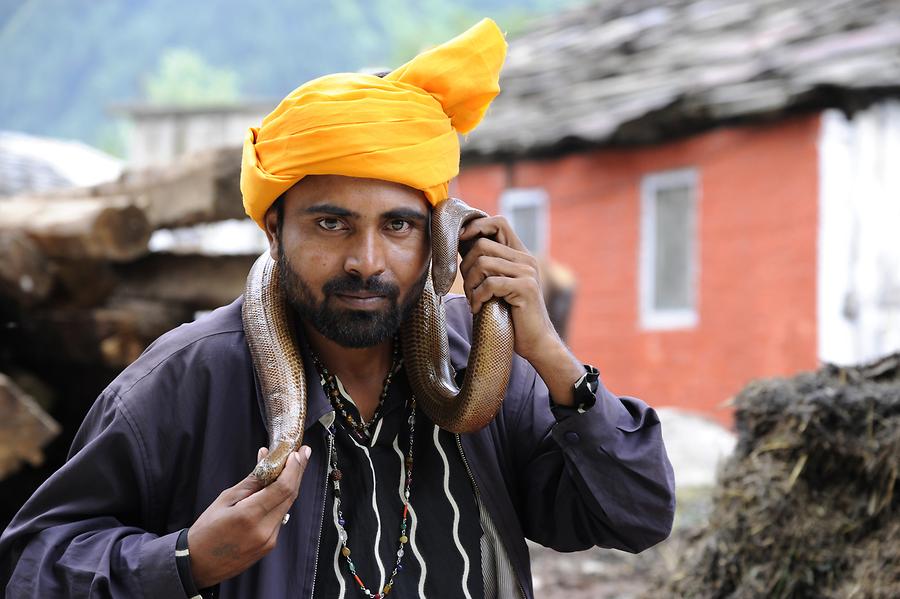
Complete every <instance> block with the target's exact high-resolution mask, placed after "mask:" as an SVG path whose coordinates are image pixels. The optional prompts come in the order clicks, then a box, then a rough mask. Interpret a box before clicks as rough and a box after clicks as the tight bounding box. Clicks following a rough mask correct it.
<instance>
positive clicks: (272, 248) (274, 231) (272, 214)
mask: <svg viewBox="0 0 900 599" xmlns="http://www.w3.org/2000/svg"><path fill="white" fill-rule="evenodd" d="M277 204H278V200H276V201H275V203H273V204H272V205H271V206H269V209H268V210H266V215H265V216H264V217H263V224H264V225H265V228H264V229H263V231H265V233H266V240H267V241H268V242H269V255H270V256H271V257H272V260H275V261H278V244H279V239H278V237H279V236H278V219H279V217H280V213H281V211H280V210H278V207H277ZM282 214H283V213H282Z"/></svg>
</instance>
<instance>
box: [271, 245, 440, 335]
mask: <svg viewBox="0 0 900 599" xmlns="http://www.w3.org/2000/svg"><path fill="white" fill-rule="evenodd" d="M278 269H279V273H280V277H279V287H280V288H281V292H282V294H284V297H285V298H286V299H287V301H288V304H290V306H291V307H292V308H293V309H294V312H295V313H296V314H297V315H298V316H299V317H300V318H301V319H302V320H304V321H305V322H308V323H309V324H311V325H312V326H313V328H315V329H316V331H318V332H319V333H320V334H321V335H323V336H324V337H326V338H328V339H330V340H332V341H334V342H335V343H337V344H338V345H342V346H344V347H353V348H361V347H371V346H373V345H377V344H379V343H382V342H383V341H386V340H387V339H390V338H391V337H393V336H394V335H395V334H396V333H397V331H399V330H400V325H401V324H402V323H403V321H404V320H406V318H407V317H408V316H409V314H410V313H411V312H412V310H413V308H414V307H415V304H416V302H417V301H418V299H419V296H420V295H421V294H422V289H424V288H425V281H426V279H427V278H428V269H427V268H426V269H425V272H423V273H422V276H421V277H420V278H419V280H418V281H417V282H416V284H415V285H413V287H412V288H411V289H410V290H409V292H408V293H407V295H406V297H405V298H403V301H402V302H399V301H398V300H399V298H400V288H399V287H398V286H397V284H396V283H392V282H390V281H385V280H383V279H381V278H379V277H378V276H377V275H376V276H372V277H369V278H368V279H366V280H363V278H362V277H355V276H353V275H350V274H344V275H342V276H337V277H334V278H333V279H330V280H329V281H327V282H326V283H325V284H324V285H323V286H322V295H323V299H322V301H321V302H317V301H316V298H315V296H314V295H313V292H312V289H311V288H310V286H309V285H308V284H307V283H306V281H304V280H303V278H302V277H301V276H300V275H299V274H297V272H296V271H295V270H294V269H293V268H291V264H290V261H289V260H288V259H287V257H286V256H285V255H284V251H283V250H282V248H281V245H280V244H279V247H278ZM359 292H368V293H375V294H378V295H383V296H385V298H386V299H387V301H388V306H387V307H386V308H384V309H382V310H353V309H349V308H336V307H334V306H333V305H331V304H330V302H331V301H332V300H333V296H334V295H335V294H339V293H359Z"/></svg>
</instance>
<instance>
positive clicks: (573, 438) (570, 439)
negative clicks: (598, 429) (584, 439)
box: [564, 431, 581, 445]
mask: <svg viewBox="0 0 900 599" xmlns="http://www.w3.org/2000/svg"><path fill="white" fill-rule="evenodd" d="M564 436H565V439H566V442H567V443H571V444H572V445H574V444H575V443H578V442H579V441H581V437H580V436H579V435H578V433H576V432H575V431H566V434H565V435H564Z"/></svg>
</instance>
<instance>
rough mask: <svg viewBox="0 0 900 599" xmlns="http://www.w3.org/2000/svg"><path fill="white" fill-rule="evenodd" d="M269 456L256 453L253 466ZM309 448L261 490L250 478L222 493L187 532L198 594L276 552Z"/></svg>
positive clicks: (303, 448)
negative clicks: (283, 521) (283, 523)
mask: <svg viewBox="0 0 900 599" xmlns="http://www.w3.org/2000/svg"><path fill="white" fill-rule="evenodd" d="M266 453H267V451H266V449H265V448H264V447H263V448H261V449H260V450H259V454H258V457H257V461H259V460H261V459H262V458H263V457H265V455H266ZM309 454H310V449H309V447H306V446H304V447H301V448H300V451H297V452H294V453H292V454H291V455H290V456H289V457H288V460H287V463H286V464H285V466H284V470H283V471H282V472H281V474H280V475H279V476H278V479H277V480H276V481H275V482H274V483H272V484H271V485H269V486H268V487H263V485H262V483H261V482H260V481H259V479H257V478H256V477H255V476H253V475H252V474H251V475H250V476H248V477H247V478H245V479H244V480H242V481H241V482H239V483H238V484H236V485H235V486H233V487H231V488H230V489H225V490H224V491H222V493H220V494H219V496H218V497H217V498H216V500H215V501H213V502H212V504H211V505H210V506H209V507H208V508H206V511H204V512H203V513H202V514H200V517H199V518H197V521H196V522H194V525H193V526H191V528H190V529H189V530H188V549H189V550H190V552H191V573H192V575H193V577H194V584H195V585H196V586H197V588H198V589H205V588H209V587H211V586H213V585H215V584H218V583H220V582H222V581H223V580H227V579H229V578H231V577H232V576H237V575H238V574H240V573H241V572H243V571H244V570H246V569H247V568H249V567H250V566H252V565H253V564H255V563H256V562H257V561H259V560H260V559H261V558H262V557H263V556H264V555H266V554H267V553H269V552H270V551H272V549H274V548H275V543H276V542H277V540H278V532H279V531H280V530H281V527H282V524H281V521H282V519H283V518H284V515H285V514H286V513H287V512H288V510H289V509H291V506H292V505H293V504H294V500H295V499H296V498H297V493H298V492H299V491H300V479H301V478H303V472H304V471H305V470H306V465H307V464H308V463H309Z"/></svg>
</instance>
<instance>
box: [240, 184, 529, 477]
mask: <svg viewBox="0 0 900 599" xmlns="http://www.w3.org/2000/svg"><path fill="white" fill-rule="evenodd" d="M480 216H485V214H484V213H483V212H481V211H480V210H476V209H474V208H471V207H469V206H467V205H466V204H465V203H464V202H463V201H462V200H459V199H456V198H448V199H446V200H444V201H443V202H441V203H439V204H438V205H437V206H435V208H434V210H433V212H432V220H431V240H432V249H431V255H432V260H431V272H430V274H429V276H428V278H427V280H426V283H425V288H424V290H423V292H422V295H421V298H420V299H419V301H418V303H417V304H416V305H415V307H414V309H413V311H412V313H411V314H410V316H409V317H408V319H407V321H406V322H405V323H404V324H403V326H402V328H401V345H402V350H403V357H404V361H405V363H406V371H407V376H408V377H409V382H410V385H411V386H412V389H413V392H414V393H415V394H416V400H417V402H418V404H419V405H420V406H421V407H422V410H423V411H424V412H425V413H426V414H427V415H428V417H429V418H431V420H432V421H433V422H434V423H435V424H437V425H438V426H440V427H441V428H443V429H446V430H449V431H451V432H454V433H463V432H471V431H475V430H478V429H480V428H482V427H484V426H486V425H487V424H488V423H490V421H491V420H493V418H494V416H496V414H497V411H498V410H499V409H500V405H501V403H502V402H503V396H504V394H505V392H506V386H507V384H508V383H509V375H510V369H511V365H512V353H513V328H512V321H511V318H510V315H509V307H508V306H507V305H506V303H505V302H504V301H503V300H501V299H496V298H495V299H492V300H490V301H489V302H487V303H485V304H484V306H483V307H482V308H481V310H480V311H479V312H478V314H476V315H475V319H474V323H473V333H472V348H471V351H470V353H469V363H468V367H467V368H466V372H465V376H464V378H463V382H462V386H461V387H457V385H456V382H455V380H454V376H453V367H452V366H451V364H450V350H449V345H448V341H447V330H446V322H445V319H444V307H443V305H442V303H441V297H443V296H444V295H445V294H446V293H447V292H448V291H449V290H450V287H451V285H452V284H453V280H454V279H455V277H456V270H457V261H456V256H457V252H458V245H459V230H460V228H461V227H462V226H463V225H465V224H466V223H467V222H469V221H470V220H472V219H474V218H478V217H480ZM278 277H279V273H278V268H277V265H276V263H275V262H274V261H273V260H272V259H271V258H270V257H269V254H268V252H266V253H264V254H263V255H262V256H260V257H259V259H257V261H256V262H255V263H254V265H253V267H252V268H251V269H250V274H249V275H248V277H247V285H246V290H245V293H244V306H243V312H242V317H243V321H244V330H245V332H246V336H247V343H248V345H249V346H250V355H251V357H252V361H253V367H254V369H255V371H256V374H257V376H258V377H259V382H260V387H261V390H262V394H263V403H264V406H265V410H264V411H265V417H266V420H267V423H266V424H267V427H268V431H269V453H268V455H267V456H266V457H264V458H263V459H262V460H260V461H259V463H258V464H257V465H256V468H255V469H254V470H253V473H254V475H256V477H257V478H259V479H260V480H261V481H262V482H263V483H264V484H266V485H268V484H270V483H271V482H273V481H274V480H275V479H276V478H278V475H279V474H281V471H282V469H283V468H284V465H285V462H286V461H287V458H288V456H289V455H290V453H291V452H292V451H296V450H297V449H298V448H299V447H300V446H301V444H302V443H303V430H304V426H305V421H306V397H307V395H306V394H307V381H306V376H305V375H304V371H303V363H302V360H301V356H300V351H299V350H298V348H297V344H296V341H295V339H294V336H293V333H292V328H293V327H292V326H291V321H290V307H289V305H288V303H287V301H286V300H285V299H284V298H283V296H282V294H281V291H280V288H279V283H278Z"/></svg>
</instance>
